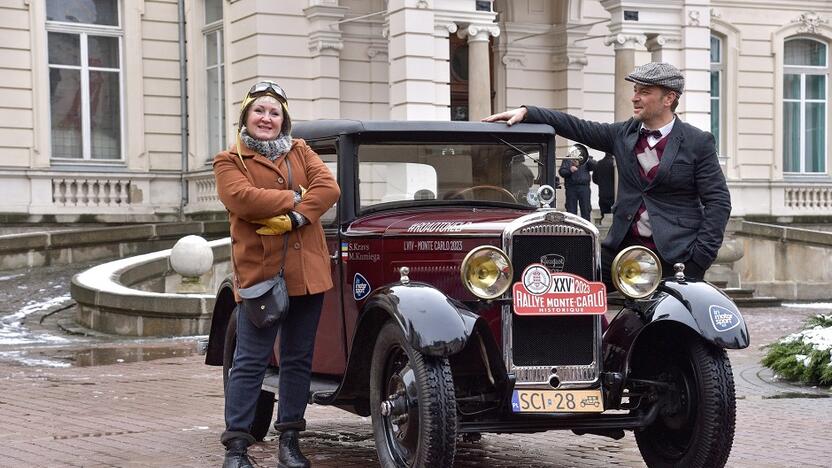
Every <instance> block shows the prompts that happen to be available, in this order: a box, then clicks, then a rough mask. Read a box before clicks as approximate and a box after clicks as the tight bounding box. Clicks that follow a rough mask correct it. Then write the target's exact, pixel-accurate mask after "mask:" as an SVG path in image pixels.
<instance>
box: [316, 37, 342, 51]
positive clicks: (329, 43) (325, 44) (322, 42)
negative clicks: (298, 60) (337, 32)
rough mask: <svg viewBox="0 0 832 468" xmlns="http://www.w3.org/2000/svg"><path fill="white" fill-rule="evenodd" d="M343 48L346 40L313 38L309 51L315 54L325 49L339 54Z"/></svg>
mask: <svg viewBox="0 0 832 468" xmlns="http://www.w3.org/2000/svg"><path fill="white" fill-rule="evenodd" d="M343 48H344V42H343V41H340V40H326V39H312V40H311V41H309V51H310V52H312V53H314V54H321V53H323V52H324V51H325V50H330V51H334V53H335V54H339V53H341V50H342V49H343Z"/></svg>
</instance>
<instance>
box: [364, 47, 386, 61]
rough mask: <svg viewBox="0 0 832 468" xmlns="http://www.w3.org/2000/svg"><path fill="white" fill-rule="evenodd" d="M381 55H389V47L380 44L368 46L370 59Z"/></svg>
mask: <svg viewBox="0 0 832 468" xmlns="http://www.w3.org/2000/svg"><path fill="white" fill-rule="evenodd" d="M379 55H387V47H378V46H370V47H367V57H369V59H370V61H372V60H373V59H375V58H376V57H378V56H379Z"/></svg>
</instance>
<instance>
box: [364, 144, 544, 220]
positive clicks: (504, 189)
mask: <svg viewBox="0 0 832 468" xmlns="http://www.w3.org/2000/svg"><path fill="white" fill-rule="evenodd" d="M541 154H544V151H543V147H542V145H540V144H511V145H507V144H504V143H501V142H495V143H493V144H492V143H466V144H448V143H418V144H406V143H399V144H383V143H378V144H377V143H369V144H362V145H361V146H360V147H359V150H358V159H359V166H358V177H359V184H358V188H359V192H360V203H361V208H362V209H363V208H368V207H371V206H375V205H379V204H382V203H391V202H401V201H408V200H410V201H414V202H420V201H429V200H449V201H454V200H455V201H460V202H464V201H472V200H475V201H491V202H502V203H511V204H518V205H522V206H530V205H531V203H530V202H529V201H528V199H527V195H528V193H529V191H530V190H531V191H534V190H536V189H537V186H538V185H539V183H540V182H539V179H540V176H541V172H542V171H541V170H540V168H539V164H538V163H537V161H539V160H540V155H541Z"/></svg>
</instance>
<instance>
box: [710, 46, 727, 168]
mask: <svg viewBox="0 0 832 468" xmlns="http://www.w3.org/2000/svg"><path fill="white" fill-rule="evenodd" d="M722 44H723V41H722V38H721V37H719V36H717V35H714V34H711V133H713V135H714V138H716V147H717V150H718V151H719V154H724V153H725V151H723V149H722V134H723V131H722V129H723V121H724V118H723V104H722V101H723V96H724V94H725V93H724V91H723V81H724V79H725V63H724V60H723V56H724V53H723V46H722Z"/></svg>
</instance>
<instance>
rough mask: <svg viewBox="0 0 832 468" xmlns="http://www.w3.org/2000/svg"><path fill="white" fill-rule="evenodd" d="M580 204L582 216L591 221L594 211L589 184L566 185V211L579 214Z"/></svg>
mask: <svg viewBox="0 0 832 468" xmlns="http://www.w3.org/2000/svg"><path fill="white" fill-rule="evenodd" d="M578 206H580V207H581V218H583V219H585V220H587V221H589V220H590V213H591V212H592V205H591V203H590V191H589V185H567V186H566V211H568V212H570V213H572V214H578Z"/></svg>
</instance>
